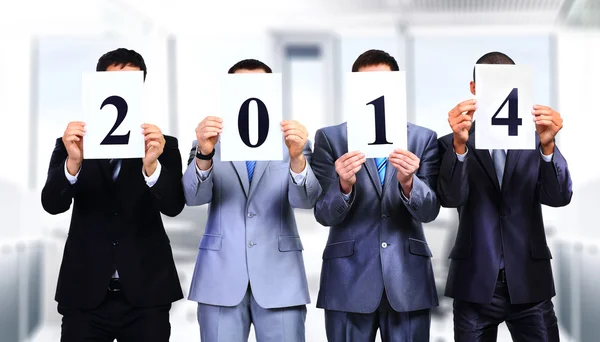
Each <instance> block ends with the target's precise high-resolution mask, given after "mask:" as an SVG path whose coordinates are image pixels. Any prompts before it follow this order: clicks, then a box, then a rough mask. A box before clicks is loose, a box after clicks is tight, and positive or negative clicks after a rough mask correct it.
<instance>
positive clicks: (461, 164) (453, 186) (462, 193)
mask: <svg viewBox="0 0 600 342" xmlns="http://www.w3.org/2000/svg"><path fill="white" fill-rule="evenodd" d="M438 147H439V153H440V156H441V158H442V162H441V166H440V173H439V176H438V185H437V190H438V191H437V194H438V197H439V199H440V203H441V205H442V206H443V207H446V208H458V207H460V206H463V205H464V204H465V203H466V202H467V199H468V198H469V179H468V172H467V171H468V164H469V155H470V154H471V153H473V152H472V151H468V150H467V155H466V156H465V158H464V160H463V161H460V160H458V157H457V156H456V152H454V147H453V146H452V145H450V146H448V145H447V144H446V143H445V142H444V140H443V138H440V139H439V140H438Z"/></svg>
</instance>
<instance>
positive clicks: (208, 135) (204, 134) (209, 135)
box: [201, 132, 219, 140]
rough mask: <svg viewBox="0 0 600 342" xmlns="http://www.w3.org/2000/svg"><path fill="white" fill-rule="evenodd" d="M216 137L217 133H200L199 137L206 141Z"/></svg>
mask: <svg viewBox="0 0 600 342" xmlns="http://www.w3.org/2000/svg"><path fill="white" fill-rule="evenodd" d="M217 135H219V133H217V132H204V133H202V135H201V137H202V138H203V139H205V140H206V139H210V138H212V137H216V136H217Z"/></svg>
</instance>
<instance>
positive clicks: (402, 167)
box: [390, 159, 414, 175]
mask: <svg viewBox="0 0 600 342" xmlns="http://www.w3.org/2000/svg"><path fill="white" fill-rule="evenodd" d="M390 164H391V165H392V166H393V167H394V168H395V169H396V170H398V172H401V173H402V174H406V175H410V174H412V173H414V168H412V167H410V165H407V164H406V163H405V162H404V161H403V160H398V159H395V160H393V161H392V160H390Z"/></svg>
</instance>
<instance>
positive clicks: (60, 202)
mask: <svg viewBox="0 0 600 342" xmlns="http://www.w3.org/2000/svg"><path fill="white" fill-rule="evenodd" d="M67 157H68V154H67V149H66V148H65V145H64V144H63V142H62V140H61V139H60V138H59V139H57V140H56V145H55V147H54V151H52V157H50V166H49V167H48V177H47V178H46V184H44V188H43V189H42V207H43V208H44V210H45V211H46V212H48V213H49V214H52V215H56V214H61V213H64V212H65V211H67V210H69V208H70V207H71V203H72V202H73V197H74V195H75V187H76V186H77V183H75V184H73V185H71V183H70V182H69V180H68V179H67V177H66V176H65V163H66V161H67Z"/></svg>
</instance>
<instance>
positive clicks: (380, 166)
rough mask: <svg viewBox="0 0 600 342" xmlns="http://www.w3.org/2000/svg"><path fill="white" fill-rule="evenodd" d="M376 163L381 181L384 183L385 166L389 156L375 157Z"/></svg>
mask: <svg viewBox="0 0 600 342" xmlns="http://www.w3.org/2000/svg"><path fill="white" fill-rule="evenodd" d="M375 163H377V172H379V180H380V181H381V185H383V181H384V180H385V167H386V163H387V158H375Z"/></svg>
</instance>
